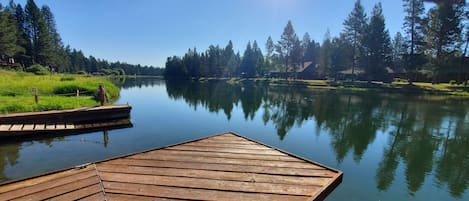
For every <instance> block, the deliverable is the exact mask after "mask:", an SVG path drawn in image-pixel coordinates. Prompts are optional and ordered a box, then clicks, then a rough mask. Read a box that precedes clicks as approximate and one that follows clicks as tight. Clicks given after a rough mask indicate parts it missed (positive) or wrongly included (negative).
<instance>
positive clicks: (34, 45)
mask: <svg viewBox="0 0 469 201" xmlns="http://www.w3.org/2000/svg"><path fill="white" fill-rule="evenodd" d="M0 62H2V63H0V64H2V65H3V66H9V67H13V68H17V69H22V68H24V67H29V66H32V65H34V64H40V65H42V66H45V67H48V68H49V70H53V71H56V72H62V73H78V72H87V73H101V74H131V75H134V74H137V75H161V74H162V70H161V69H159V68H153V67H151V66H141V65H132V64H127V63H121V62H108V61H106V60H103V59H97V58H95V57H93V56H89V57H86V56H85V55H84V54H83V52H82V51H81V50H76V49H73V48H71V47H70V46H68V45H67V46H65V45H64V44H63V42H62V39H61V37H60V35H59V33H58V31H57V28H56V24H55V19H54V15H53V13H52V11H51V9H50V8H49V7H48V6H47V5H44V6H42V7H41V8H39V7H38V6H37V5H36V4H35V2H34V0H28V1H27V2H26V5H25V7H24V8H23V7H22V6H21V4H15V2H14V1H13V0H10V3H9V5H8V6H6V7H3V6H2V5H1V4H0Z"/></svg>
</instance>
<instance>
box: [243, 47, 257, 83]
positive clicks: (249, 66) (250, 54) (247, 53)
mask: <svg viewBox="0 0 469 201" xmlns="http://www.w3.org/2000/svg"><path fill="white" fill-rule="evenodd" d="M239 74H240V75H241V77H254V76H255V74H256V61H255V54H254V51H253V49H252V47H251V42H248V44H247V45H246V50H244V54H243V59H242V61H241V66H240V72H239Z"/></svg>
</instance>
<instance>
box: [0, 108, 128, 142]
mask: <svg viewBox="0 0 469 201" xmlns="http://www.w3.org/2000/svg"><path fill="white" fill-rule="evenodd" d="M130 110H131V107H130V106H129V105H111V106H100V107H85V108H78V109H71V110H54V111H45V112H26V113H16V114H9V115H0V137H15V136H26V135H27V136H39V134H41V135H42V134H44V133H46V134H64V133H70V134H75V133H82V132H86V131H88V130H96V129H102V128H125V127H131V126H132V124H131V122H130Z"/></svg>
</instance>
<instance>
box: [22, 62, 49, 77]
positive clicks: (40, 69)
mask: <svg viewBox="0 0 469 201" xmlns="http://www.w3.org/2000/svg"><path fill="white" fill-rule="evenodd" d="M25 71H26V72H30V73H34V74H36V75H47V74H49V70H47V69H46V68H45V67H44V66H41V65H39V64H34V65H32V66H30V67H27V68H26V70H25Z"/></svg>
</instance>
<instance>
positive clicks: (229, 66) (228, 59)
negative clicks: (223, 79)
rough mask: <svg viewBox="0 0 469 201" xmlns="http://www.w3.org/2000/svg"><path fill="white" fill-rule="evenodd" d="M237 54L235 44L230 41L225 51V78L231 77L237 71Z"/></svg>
mask: <svg viewBox="0 0 469 201" xmlns="http://www.w3.org/2000/svg"><path fill="white" fill-rule="evenodd" d="M234 57H235V53H234V50H233V42H231V40H230V41H228V44H227V45H226V47H225V48H224V49H223V66H224V73H223V74H224V76H228V77H231V76H232V75H233V73H234V72H235V70H236V65H235V64H236V62H235V58H234Z"/></svg>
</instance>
